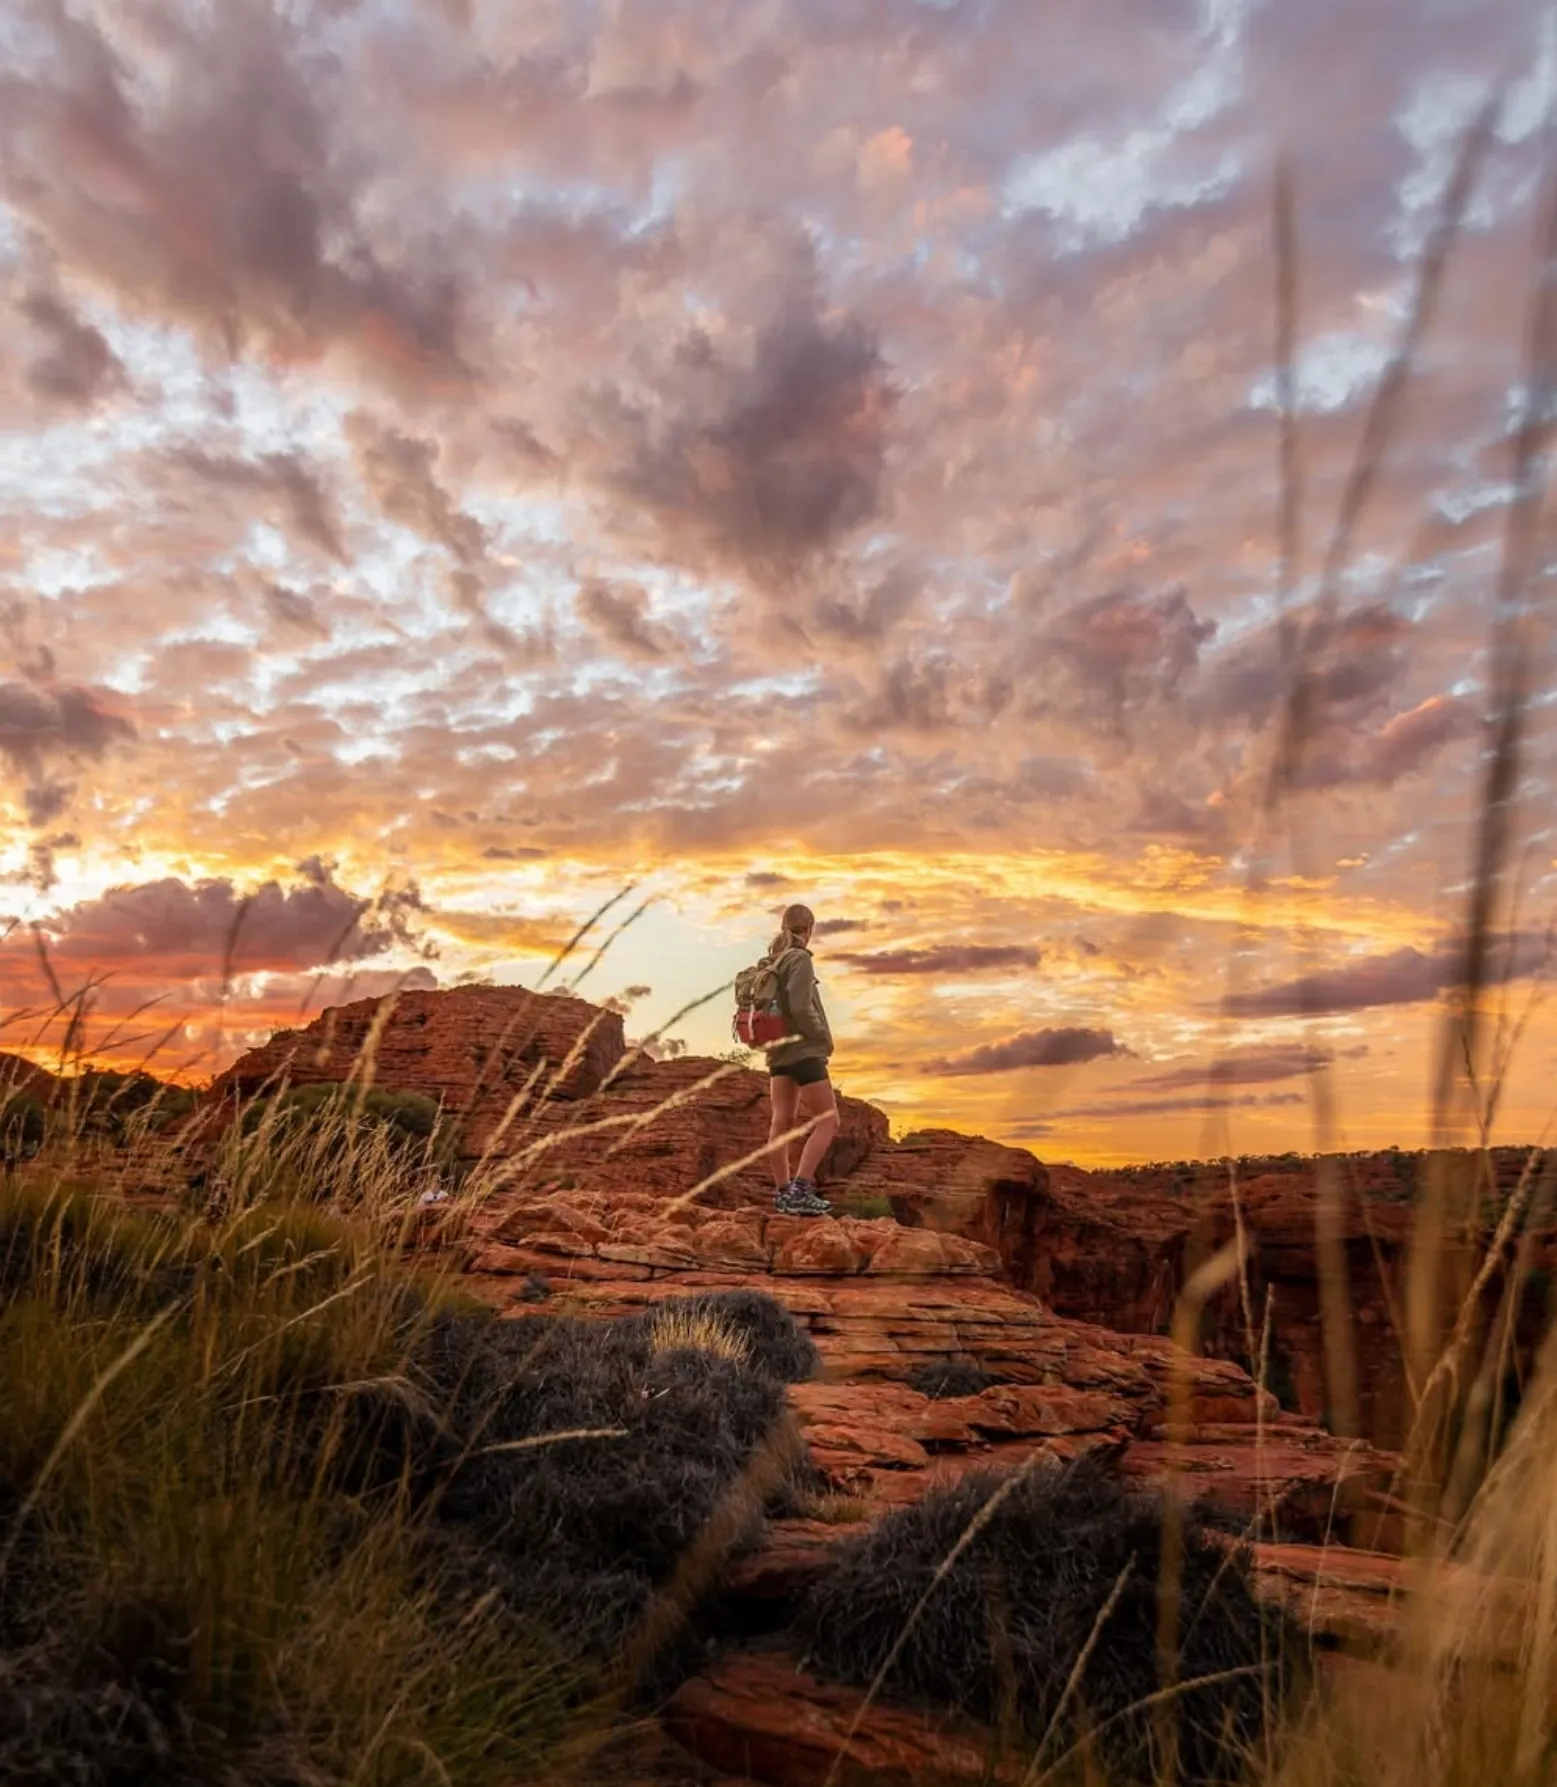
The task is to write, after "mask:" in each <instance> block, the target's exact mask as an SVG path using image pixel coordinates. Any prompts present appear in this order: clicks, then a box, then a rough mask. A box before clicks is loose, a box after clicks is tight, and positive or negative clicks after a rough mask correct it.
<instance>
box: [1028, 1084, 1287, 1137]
mask: <svg viewBox="0 0 1557 1787" xmlns="http://www.w3.org/2000/svg"><path fill="white" fill-rule="evenodd" d="M1307 1102H1308V1100H1307V1097H1306V1096H1305V1095H1304V1094H1303V1093H1301V1092H1245V1093H1241V1094H1229V1093H1215V1092H1203V1093H1201V1094H1200V1095H1199V1096H1198V1097H1193V1098H1122V1099H1120V1100H1118V1102H1117V1103H1114V1104H1083V1105H1074V1106H1072V1107H1071V1108H1070V1109H1069V1110H1064V1111H1056V1112H1055V1113H1054V1115H1053V1117H1052V1118H1048V1119H1046V1120H1045V1122H1044V1124H1043V1125H1041V1126H1040V1127H1039V1128H1038V1129H1037V1130H1035V1131H1033V1132H1032V1133H1034V1134H1040V1135H1049V1134H1052V1133H1053V1132H1054V1128H1055V1126H1056V1125H1058V1124H1060V1123H1064V1122H1079V1123H1104V1122H1107V1121H1108V1120H1109V1119H1110V1118H1113V1117H1172V1116H1180V1115H1183V1114H1185V1113H1194V1112H1197V1111H1205V1112H1211V1111H1250V1110H1280V1109H1287V1108H1290V1107H1291V1106H1294V1105H1300V1104H1306V1103H1307Z"/></svg>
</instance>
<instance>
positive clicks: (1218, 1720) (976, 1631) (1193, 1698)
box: [798, 1460, 1297, 1783]
mask: <svg viewBox="0 0 1557 1787" xmlns="http://www.w3.org/2000/svg"><path fill="white" fill-rule="evenodd" d="M1000 1482H1001V1479H1000V1477H999V1476H997V1475H995V1474H993V1473H986V1474H983V1475H980V1476H977V1477H970V1478H967V1479H965V1480H964V1481H963V1482H961V1483H959V1484H957V1485H956V1486H954V1487H952V1488H949V1489H945V1490H940V1491H936V1492H932V1494H930V1495H928V1496H927V1497H926V1498H925V1499H924V1500H923V1501H922V1502H920V1503H918V1504H917V1505H916V1506H914V1507H912V1508H904V1509H901V1510H898V1511H896V1512H894V1513H892V1514H889V1515H888V1516H887V1517H886V1518H885V1519H884V1520H882V1521H881V1522H880V1523H879V1524H878V1525H877V1526H875V1527H873V1528H872V1529H871V1530H870V1531H868V1532H866V1533H864V1534H863V1535H861V1536H860V1537H859V1538H856V1539H852V1540H845V1541H843V1542H842V1543H841V1544H840V1545H839V1546H838V1547H836V1549H835V1553H834V1555H835V1557H836V1559H837V1562H836V1565H835V1567H834V1568H832V1569H831V1570H830V1571H829V1572H828V1573H827V1575H826V1576H825V1577H823V1578H822V1579H821V1580H820V1581H819V1582H818V1583H817V1584H816V1585H815V1586H814V1588H813V1589H812V1591H811V1593H810V1594H809V1596H808V1598H807V1600H806V1602H805V1603H804V1605H803V1607H802V1609H801V1613H800V1616H799V1621H798V1629H799V1631H800V1634H801V1636H802V1638H803V1641H804V1644H805V1646H806V1648H807V1651H808V1655H809V1660H810V1662H811V1663H812V1665H813V1666H815V1667H817V1668H818V1669H820V1670H822V1671H824V1672H826V1673H827V1674H830V1675H832V1676H834V1677H837V1678H840V1679H843V1680H846V1681H852V1682H858V1683H861V1684H864V1683H867V1682H869V1681H871V1680H872V1679H873V1678H874V1677H875V1675H876V1672H877V1671H878V1670H879V1669H880V1668H881V1666H882V1665H883V1664H884V1663H885V1661H886V1658H887V1656H888V1654H889V1652H890V1651H891V1649H892V1646H893V1645H894V1643H896V1641H897V1640H898V1638H899V1636H900V1635H901V1634H902V1633H903V1631H904V1628H905V1626H906V1625H907V1624H908V1621H909V1619H910V1616H911V1615H912V1613H913V1611H914V1608H915V1606H916V1605H917V1603H918V1602H919V1600H920V1598H921V1596H923V1595H924V1594H925V1592H926V1591H927V1590H928V1589H929V1587H930V1584H931V1581H932V1579H933V1578H934V1575H935V1572H936V1570H937V1569H938V1568H939V1567H940V1565H941V1564H942V1562H943V1560H944V1559H945V1558H946V1557H947V1556H948V1555H949V1554H950V1553H951V1551H952V1549H953V1548H954V1547H955V1545H956V1544H957V1542H958V1540H959V1539H960V1538H961V1537H962V1536H963V1534H964V1533H965V1532H966V1530H967V1528H968V1526H969V1523H970V1522H971V1521H972V1520H973V1519H974V1517H975V1516H976V1515H977V1514H978V1513H979V1511H980V1509H982V1508H983V1507H984V1506H985V1504H986V1503H987V1502H988V1501H989V1499H990V1497H991V1496H992V1495H993V1494H994V1493H995V1491H996V1489H997V1488H998V1487H999V1485H1000ZM1181 1558H1182V1575H1181V1584H1182V1587H1181V1599H1180V1622H1179V1649H1178V1665H1177V1679H1178V1680H1179V1681H1182V1682H1188V1681H1191V1680H1194V1679H1197V1678H1199V1677H1202V1676H1210V1675H1216V1674H1220V1673H1222V1672H1224V1671H1228V1670H1240V1669H1247V1670H1249V1671H1250V1673H1248V1674H1244V1675H1239V1676H1237V1677H1235V1678H1234V1679H1232V1680H1230V1681H1229V1680H1224V1681H1219V1682H1217V1683H1216V1684H1215V1685H1213V1686H1210V1687H1206V1688H1203V1689H1191V1690H1187V1691H1185V1692H1184V1693H1182V1694H1180V1695H1178V1696H1176V1697H1175V1698H1174V1699H1173V1701H1172V1702H1170V1703H1167V1704H1169V1705H1170V1706H1171V1708H1172V1710H1173V1714H1174V1716H1175V1719H1176V1724H1177V1729H1178V1734H1179V1744H1180V1758H1181V1762H1180V1770H1181V1777H1180V1778H1183V1779H1189V1780H1193V1781H1195V1782H1197V1783H1201V1782H1205V1783H1213V1782H1224V1781H1236V1780H1240V1779H1242V1778H1243V1763H1244V1761H1245V1759H1246V1757H1247V1753H1248V1746H1249V1745H1250V1744H1251V1743H1252V1742H1253V1741H1254V1740H1255V1739H1256V1738H1257V1736H1258V1734H1259V1732H1260V1730H1261V1726H1262V1722H1263V1719H1264V1717H1265V1714H1266V1710H1267V1706H1268V1705H1274V1704H1275V1703H1276V1702H1277V1701H1279V1699H1280V1698H1281V1695H1280V1692H1279V1690H1280V1688H1282V1687H1284V1686H1286V1685H1288V1684H1289V1680H1290V1676H1289V1672H1290V1668H1291V1663H1290V1661H1289V1660H1290V1659H1291V1658H1292V1657H1294V1656H1295V1655H1296V1654H1297V1647H1296V1646H1294V1645H1293V1644H1292V1643H1291V1642H1290V1638H1289V1635H1288V1633H1287V1632H1286V1631H1285V1630H1284V1629H1283V1628H1282V1626H1281V1624H1280V1622H1279V1620H1278V1618H1277V1616H1275V1615H1273V1614H1271V1613H1269V1612H1268V1611H1267V1610H1265V1609H1263V1608H1262V1607H1261V1606H1260V1605H1259V1603H1258V1602H1256V1600H1255V1598H1254V1595H1253V1591H1252V1588H1251V1584H1250V1576H1249V1568H1248V1563H1247V1559H1246V1558H1245V1557H1244V1556H1242V1555H1241V1554H1234V1555H1233V1556H1231V1557H1229V1555H1228V1554H1227V1552H1226V1551H1225V1550H1224V1549H1223V1548H1222V1547H1220V1546H1218V1545H1216V1544H1213V1543H1212V1542H1211V1541H1210V1540H1209V1539H1208V1538H1207V1537H1206V1536H1205V1535H1204V1533H1203V1531H1202V1529H1201V1528H1199V1527H1198V1526H1197V1525H1195V1524H1194V1523H1193V1522H1191V1523H1189V1526H1188V1532H1187V1537H1186V1541H1185V1544H1184V1546H1183V1550H1182V1553H1181ZM1162 1563H1163V1530H1162V1510H1161V1504H1160V1502H1159V1501H1157V1500H1156V1499H1155V1498H1151V1497H1146V1496H1140V1495H1133V1494H1130V1493H1128V1492H1127V1491H1125V1490H1124V1489H1122V1488H1121V1487H1120V1485H1119V1484H1118V1483H1117V1482H1116V1481H1115V1480H1114V1479H1113V1478H1112V1477H1110V1476H1109V1475H1108V1474H1107V1473H1106V1472H1105V1471H1104V1470H1103V1469H1102V1468H1101V1467H1100V1466H1098V1465H1097V1464H1095V1463H1093V1462H1092V1461H1090V1460H1082V1461H1079V1462H1078V1463H1076V1464H1073V1465H1069V1466H1064V1467H1061V1466H1052V1465H1051V1466H1047V1467H1044V1468H1041V1469H1040V1470H1038V1471H1037V1472H1036V1473H1034V1474H1033V1475H1032V1476H1031V1477H1029V1478H1028V1479H1026V1480H1025V1481H1023V1482H1020V1483H1019V1484H1018V1485H1017V1486H1016V1488H1015V1489H1014V1490H1012V1491H1011V1492H1010V1493H1009V1494H1008V1496H1007V1497H1006V1499H1005V1500H1004V1501H1003V1502H1002V1503H1001V1504H1000V1506H999V1507H998V1508H997V1510H996V1511H995V1513H994V1514H993V1515H992V1516H991V1517H990V1519H989V1521H988V1524H987V1525H986V1526H985V1527H984V1528H983V1529H982V1531H980V1532H979V1533H978V1534H977V1535H976V1537H975V1538H974V1539H973V1540H972V1542H971V1543H970V1544H969V1546H968V1547H967V1549H966V1551H965V1552H964V1553H963V1554H962V1556H961V1557H960V1558H959V1559H958V1561H957V1563H956V1564H955V1565H954V1566H953V1567H952V1569H951V1570H950V1571H949V1572H948V1574H947V1576H946V1578H945V1579H944V1580H943V1581H942V1582H941V1583H940V1584H939V1585H938V1586H937V1587H936V1588H935V1590H934V1592H933V1593H932V1594H931V1595H930V1597H929V1600H928V1602H927V1604H926V1606H925V1609H924V1611H923V1613H922V1614H921V1615H920V1617H919V1619H918V1621H917V1623H916V1624H914V1626H913V1628H912V1630H911V1631H910V1632H909V1635H908V1638H907V1641H906V1642H905V1643H904V1645H903V1649H902V1652H901V1654H900V1655H899V1657H898V1658H897V1660H896V1662H895V1663H894V1664H893V1667H892V1670H891V1672H890V1674H889V1676H888V1678H887V1681H888V1685H889V1687H890V1688H891V1689H892V1690H895V1691H896V1692H897V1693H898V1694H900V1695H903V1696H906V1697H908V1698H910V1699H913V1700H917V1701H928V1702H933V1703H936V1704H940V1705H950V1706H953V1707H956V1708H958V1709H960V1710H964V1711H966V1712H968V1713H971V1714H973V1715H975V1716H976V1717H979V1718H982V1719H985V1720H988V1721H991V1722H995V1721H999V1722H1001V1723H1002V1724H1003V1723H1004V1722H1005V1720H1006V1719H1007V1718H1011V1717H1014V1718H1015V1719H1017V1720H1018V1721H1020V1723H1021V1724H1022V1725H1023V1726H1024V1727H1025V1728H1026V1729H1027V1730H1028V1731H1029V1732H1030V1733H1033V1734H1035V1735H1037V1734H1041V1733H1043V1732H1044V1731H1045V1730H1046V1729H1047V1727H1048V1725H1049V1722H1050V1719H1051V1718H1052V1717H1053V1715H1054V1713H1055V1711H1056V1708H1057V1706H1058V1705H1059V1703H1060V1699H1061V1696H1062V1695H1063V1693H1064V1690H1065V1685H1066V1683H1067V1681H1068V1680H1069V1678H1070V1674H1071V1671H1072V1669H1073V1668H1074V1666H1075V1664H1076V1661H1077V1659H1078V1657H1080V1655H1081V1653H1082V1651H1083V1649H1084V1647H1085V1646H1086V1644H1087V1640H1088V1638H1089V1636H1090V1634H1091V1633H1092V1630H1093V1626H1094V1623H1095V1622H1096V1621H1097V1619H1098V1617H1099V1615H1100V1614H1101V1612H1102V1610H1103V1608H1104V1606H1105V1605H1106V1604H1107V1602H1108V1599H1109V1596H1110V1594H1111V1593H1112V1592H1113V1589H1114V1586H1115V1583H1116V1582H1117V1581H1118V1579H1119V1577H1120V1574H1121V1572H1122V1571H1125V1570H1126V1567H1127V1566H1128V1575H1127V1577H1126V1580H1125V1586H1124V1588H1123V1591H1122V1592H1121V1594H1120V1597H1119V1599H1118V1602H1117V1603H1116V1605H1115V1607H1114V1610H1113V1612H1112V1613H1111V1614H1110V1616H1109V1618H1108V1621H1107V1623H1106V1624H1105V1625H1104V1627H1103V1628H1102V1631H1101V1634H1100V1636H1099V1639H1098V1641H1097V1643H1096V1644H1095V1646H1094V1648H1093V1650H1092V1652H1091V1655H1090V1658H1089V1660H1088V1662H1087V1665H1086V1668H1085V1670H1084V1671H1083V1674H1082V1678H1081V1682H1080V1685H1079V1690H1078V1693H1077V1694H1076V1695H1075V1696H1074V1697H1073V1703H1072V1704H1070V1705H1069V1706H1068V1707H1067V1708H1066V1709H1065V1711H1064V1713H1063V1714H1062V1717H1061V1720H1060V1727H1059V1731H1058V1733H1057V1738H1056V1740H1052V1741H1051V1745H1050V1750H1049V1759H1050V1760H1051V1761H1052V1760H1054V1758H1055V1756H1056V1755H1057V1754H1058V1752H1059V1750H1060V1749H1062V1748H1064V1747H1065V1746H1066V1745H1068V1744H1069V1743H1072V1742H1074V1741H1076V1740H1077V1739H1078V1738H1079V1737H1080V1736H1081V1735H1082V1733H1083V1731H1087V1730H1090V1731H1092V1732H1093V1733H1094V1734H1095V1744H1096V1749H1097V1753H1098V1755H1099V1756H1100V1758H1101V1760H1102V1761H1103V1762H1104V1763H1105V1765H1106V1766H1107V1767H1108V1768H1109V1769H1111V1770H1113V1771H1114V1772H1115V1774H1117V1775H1118V1776H1119V1777H1120V1778H1121V1779H1128V1780H1131V1781H1142V1782H1149V1781H1152V1780H1154V1779H1155V1778H1156V1777H1155V1774H1154V1772H1153V1754H1152V1746H1153V1714H1152V1711H1151V1710H1147V1711H1140V1710H1134V1711H1132V1710H1130V1709H1131V1708H1138V1707H1139V1703H1140V1702H1141V1701H1142V1700H1143V1699H1145V1698H1146V1696H1148V1695H1150V1694H1152V1693H1153V1692H1155V1691H1156V1690H1157V1689H1158V1688H1159V1687H1160V1686H1162V1685H1163V1684H1162V1682H1161V1680H1160V1679H1159V1675H1158V1667H1157V1654H1156V1646H1157V1611H1158V1592H1159V1590H1158V1585H1159V1583H1160V1581H1161V1579H1162ZM1267 1660H1269V1661H1270V1663H1271V1671H1272V1673H1271V1674H1269V1675H1267V1674H1266V1673H1264V1672H1263V1671H1262V1670H1261V1667H1260V1666H1261V1665H1262V1663H1264V1662H1265V1661H1267Z"/></svg>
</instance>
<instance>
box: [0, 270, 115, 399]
mask: <svg viewBox="0 0 1557 1787" xmlns="http://www.w3.org/2000/svg"><path fill="white" fill-rule="evenodd" d="M18 309H19V310H20V312H21V314H22V316H23V317H24V318H25V319H26V320H27V321H28V322H29V323H30V324H31V325H32V327H33V329H34V330H35V331H36V333H37V335H38V337H39V339H40V342H41V344H42V351H41V352H40V353H39V354H38V355H37V357H36V358H35V359H33V360H32V361H31V363H30V364H29V366H28V368H27V383H28V385H29V386H30V387H31V388H32V390H33V391H34V392H36V393H37V395H38V396H40V397H43V398H46V399H48V400H49V401H50V402H54V403H61V404H67V405H70V406H72V407H74V408H78V409H90V408H91V407H92V406H93V405H94V404H95V403H97V402H98V401H99V400H100V399H101V398H103V397H104V396H106V395H108V393H110V392H111V391H114V390H117V389H120V388H121V387H122V386H123V385H124V383H125V371H124V367H123V365H122V363H121V362H120V360H119V357H118V355H117V354H115V352H114V351H113V349H112V348H111V347H110V346H109V345H108V339H107V337H106V336H105V335H104V334H103V332H102V330H101V329H99V328H97V327H96V326H95V325H94V324H91V323H87V322H83V321H82V319H81V318H80V317H79V316H78V315H77V314H76V313H75V311H74V310H72V308H71V307H70V305H69V304H68V303H67V302H66V301H65V299H64V298H63V297H61V295H60V294H59V293H58V292H57V291H52V290H50V289H48V288H47V287H35V288H34V289H33V290H32V291H30V292H28V293H27V294H26V296H25V297H23V298H22V300H21V302H20V304H19V305H18Z"/></svg>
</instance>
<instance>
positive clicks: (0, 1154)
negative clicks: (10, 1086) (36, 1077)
mask: <svg viewBox="0 0 1557 1787" xmlns="http://www.w3.org/2000/svg"><path fill="white" fill-rule="evenodd" d="M46 1128H47V1121H46V1119H45V1117H44V1112H43V1106H42V1105H41V1104H40V1103H39V1102H38V1100H37V1099H36V1098H34V1097H33V1095H32V1094H31V1093H30V1092H12V1091H7V1090H6V1089H5V1088H4V1087H0V1170H3V1171H5V1172H7V1173H10V1172H14V1171H15V1170H16V1168H17V1167H19V1166H20V1165H21V1164H22V1162H23V1161H24V1160H31V1159H32V1157H33V1156H34V1155H35V1154H36V1153H37V1152H38V1150H39V1149H40V1148H41V1147H42V1146H43V1138H44V1134H45V1131H46Z"/></svg>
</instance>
